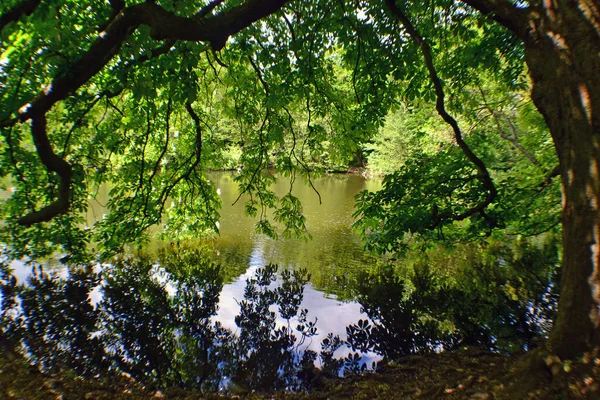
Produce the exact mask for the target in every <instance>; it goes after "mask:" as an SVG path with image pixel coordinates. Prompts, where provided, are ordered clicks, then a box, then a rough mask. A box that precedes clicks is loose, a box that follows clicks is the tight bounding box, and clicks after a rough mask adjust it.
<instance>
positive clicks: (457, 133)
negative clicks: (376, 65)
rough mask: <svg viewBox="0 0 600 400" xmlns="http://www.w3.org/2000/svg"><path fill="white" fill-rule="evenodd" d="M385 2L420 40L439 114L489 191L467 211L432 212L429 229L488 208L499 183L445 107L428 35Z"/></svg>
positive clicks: (494, 196) (442, 90)
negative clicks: (496, 183)
mask: <svg viewBox="0 0 600 400" xmlns="http://www.w3.org/2000/svg"><path fill="white" fill-rule="evenodd" d="M386 4H387V6H388V8H389V9H390V11H391V12H392V13H393V14H394V15H395V16H396V18H397V19H398V20H399V21H400V23H401V24H402V25H403V26H404V28H405V29H406V32H407V33H408V34H409V35H410V37H411V38H412V39H413V40H414V41H415V42H416V43H417V45H418V46H419V48H420V49H421V53H422V54H423V58H424V60H425V66H426V67H427V70H428V71H429V78H430V79H431V82H432V83H433V86H434V88H435V96H436V102H435V108H436V110H437V112H438V114H439V115H440V116H441V117H442V119H443V120H444V121H445V122H446V123H447V124H448V125H450V126H451V127H452V130H453V132H454V139H455V140H456V143H457V144H458V146H459V147H460V149H461V150H462V152H463V154H464V155H465V156H466V157H467V159H468V160H469V161H470V162H471V163H472V164H473V165H475V168H477V171H478V172H479V175H478V179H479V180H480V182H481V183H482V185H483V187H484V188H485V189H486V191H487V194H486V196H485V199H484V200H483V201H481V202H480V203H478V204H477V205H476V206H474V207H472V208H470V209H468V210H467V211H465V212H463V213H461V214H453V213H451V212H442V213H439V214H438V213H435V215H434V216H433V221H432V225H431V227H430V229H434V228H436V227H437V226H438V225H439V223H440V222H441V221H442V220H444V219H451V220H454V221H461V220H464V219H465V218H468V217H470V216H472V215H474V214H476V213H481V212H482V211H483V210H485V208H486V207H487V206H488V205H490V204H491V203H492V202H493V201H494V199H495V198H496V196H497V195H498V192H497V190H496V187H495V186H494V182H492V178H491V177H490V174H489V171H488V170H487V167H486V166H485V164H484V163H483V161H482V160H481V159H480V158H479V157H477V156H476V155H475V153H473V151H472V150H471V148H470V147H469V146H468V145H467V143H466V142H465V141H464V140H463V137H462V132H461V130H460V128H459V126H458V123H457V122H456V120H455V119H454V118H453V117H452V116H451V115H450V114H448V112H447V111H446V108H445V102H444V89H443V86H442V81H441V79H440V77H439V76H438V74H437V71H436V69H435V65H434V64H433V55H432V52H431V47H430V46H429V43H427V41H425V39H424V38H423V37H422V36H421V34H420V33H419V32H418V31H417V29H416V28H415V26H414V25H413V24H412V22H411V21H410V20H409V19H408V18H407V16H406V15H405V14H404V12H403V11H402V10H401V9H400V8H399V7H398V6H397V5H396V1H395V0H386ZM432 214H433V213H432Z"/></svg>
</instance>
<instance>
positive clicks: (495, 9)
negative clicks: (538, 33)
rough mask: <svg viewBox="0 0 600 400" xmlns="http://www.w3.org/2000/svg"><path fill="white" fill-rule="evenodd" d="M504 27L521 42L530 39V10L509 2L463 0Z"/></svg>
mask: <svg viewBox="0 0 600 400" xmlns="http://www.w3.org/2000/svg"><path fill="white" fill-rule="evenodd" d="M462 2H463V3H465V4H468V5H469V6H471V7H472V8H474V9H476V10H477V11H479V12H481V13H482V14H484V15H488V16H490V17H491V18H492V19H493V20H494V21H496V22H498V23H499V24H500V25H502V26H504V27H505V28H507V29H508V30H510V31H511V32H512V33H514V34H515V35H516V36H518V37H519V38H520V39H521V40H528V38H529V30H528V29H529V24H528V21H529V9H528V8H527V7H517V6H515V5H514V4H512V3H511V2H509V1H507V0H462Z"/></svg>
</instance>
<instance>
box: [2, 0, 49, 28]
mask: <svg viewBox="0 0 600 400" xmlns="http://www.w3.org/2000/svg"><path fill="white" fill-rule="evenodd" d="M41 2H42V0H23V1H22V2H20V3H17V4H16V5H15V6H14V7H13V8H10V9H9V10H8V11H7V12H5V13H4V14H2V15H0V32H2V30H3V29H4V27H5V26H6V25H8V24H9V23H10V22H14V21H18V20H20V19H21V17H23V16H24V15H31V13H33V12H34V11H35V9H36V8H37V6H38V5H39V4H40V3H41Z"/></svg>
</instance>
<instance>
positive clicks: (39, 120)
mask: <svg viewBox="0 0 600 400" xmlns="http://www.w3.org/2000/svg"><path fill="white" fill-rule="evenodd" d="M31 134H32V136H33V143H34V144H35V149H36V151H37V153H38V155H39V157H40V160H42V163H43V164H44V166H45V167H46V169H48V171H51V172H55V173H56V174H57V175H58V177H59V178H60V183H59V186H58V197H57V199H56V200H55V201H53V202H52V203H50V204H49V205H48V206H46V207H44V208H42V209H41V210H39V211H34V212H32V213H30V214H27V215H25V216H24V217H22V218H20V219H19V221H18V222H19V224H20V225H24V226H30V225H33V224H35V223H38V222H45V221H50V220H51V219H52V218H54V217H56V216H57V215H60V214H64V213H66V212H67V211H68V210H69V195H70V186H71V181H72V179H73V170H72V167H71V165H70V164H69V163H68V162H66V161H65V160H63V159H62V158H60V157H59V156H57V155H56V153H54V151H53V150H52V145H51V144H50V141H49V140H48V135H47V133H46V114H44V113H39V114H37V115H35V116H33V117H32V119H31Z"/></svg>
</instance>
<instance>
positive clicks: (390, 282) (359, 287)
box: [0, 246, 551, 393]
mask: <svg viewBox="0 0 600 400" xmlns="http://www.w3.org/2000/svg"><path fill="white" fill-rule="evenodd" d="M257 254H258V253H257ZM254 268H255V269H254V270H253V272H252V273H250V274H248V276H247V278H246V285H245V286H244V288H243V295H241V296H240V297H238V298H237V304H238V307H239V313H238V315H237V316H236V317H235V318H234V321H235V327H226V326H223V325H222V324H221V323H220V322H219V321H218V319H217V318H216V316H217V315H218V313H219V309H218V308H219V307H218V304H219V298H220V297H222V296H223V295H224V292H223V287H224V284H223V279H222V274H221V271H220V269H219V267H217V266H216V265H215V264H213V263H212V262H211V261H209V257H207V256H206V251H204V250H201V249H197V248H195V249H190V248H185V247H183V246H182V247H178V246H173V248H168V249H166V250H164V251H162V252H160V254H159V256H158V259H150V258H148V257H140V258H135V259H133V258H121V259H117V260H115V262H114V263H113V264H112V265H105V266H103V268H102V269H101V271H95V270H94V269H93V268H77V267H73V266H70V267H68V268H67V269H68V271H69V273H68V274H66V276H64V277H62V278H61V277H59V276H58V275H56V274H48V273H45V272H44V271H42V270H41V267H39V266H37V267H35V271H34V272H35V273H34V274H33V275H32V276H31V277H30V278H29V282H28V284H27V285H23V284H21V285H19V284H17V282H16V279H15V278H14V277H13V276H12V275H11V274H10V273H9V271H8V268H7V267H6V266H3V267H2V276H1V279H0V289H1V294H2V303H1V309H0V346H10V347H12V348H15V349H21V351H22V352H23V353H24V354H26V355H28V356H29V357H30V359H31V360H32V361H33V362H35V363H36V364H38V365H39V366H40V367H41V368H42V369H44V370H56V369H67V370H73V371H75V372H76V373H77V374H79V375H81V376H88V377H90V376H96V375H98V374H99V375H101V376H109V375H111V374H115V373H123V372H124V373H127V374H130V375H131V376H132V377H133V378H135V379H136V380H137V381H139V382H142V383H143V384H145V385H148V386H153V387H172V386H178V387H184V388H193V389H198V390H202V391H205V392H216V391H223V390H230V389H235V391H236V392H237V393H239V392H245V391H259V392H265V391H273V390H309V389H310V388H311V387H314V386H315V385H320V384H321V383H322V379H323V378H326V377H328V376H334V375H338V374H339V373H344V374H352V373H358V372H360V371H362V370H364V369H365V368H367V367H371V366H372V365H370V362H369V363H367V362H366V360H367V358H364V357H363V356H364V355H365V354H367V355H371V356H372V355H373V353H375V354H378V355H379V356H383V357H384V358H386V359H394V358H396V357H400V356H403V355H407V354H416V353H425V352H432V351H439V350H441V349H452V348H455V347H457V346H459V345H461V346H462V345H465V344H469V345H470V344H477V345H480V346H484V347H486V348H490V349H496V350H503V349H506V348H508V347H502V346H503V345H500V341H499V340H498V337H497V336H494V335H497V333H496V332H500V333H501V334H502V337H503V340H505V341H511V342H513V343H517V344H520V345H523V344H524V343H526V339H528V338H531V337H532V336H535V335H536V334H543V332H537V331H535V329H537V327H536V326H534V325H533V324H531V322H532V320H531V319H529V320H528V321H527V320H526V319H523V321H522V322H528V323H529V325H528V324H527V323H525V324H521V323H520V322H519V318H521V317H522V316H523V315H525V314H526V313H527V312H530V311H531V310H530V309H531V308H532V307H534V305H533V304H531V303H530V304H523V303H519V302H510V301H505V302H504V303H503V304H501V303H496V304H494V305H493V307H491V308H489V309H488V310H487V311H490V310H492V311H493V312H497V314H494V313H493V312H487V313H485V315H488V316H489V319H487V320H485V319H483V318H482V319H479V320H478V321H475V320H473V319H472V315H465V312H464V311H465V310H468V305H469V304H471V303H475V304H478V307H480V308H482V309H484V311H486V310H485V307H486V304H485V302H484V300H485V299H483V298H477V295H476V294H473V293H470V295H469V296H470V297H469V296H468V295H466V294H465V293H459V292H456V291H454V290H450V289H449V288H447V287H445V286H444V285H443V284H442V285H440V284H439V282H437V281H436V278H435V277H434V276H433V275H432V274H431V273H429V272H428V271H427V270H426V269H423V270H421V271H420V272H419V273H417V274H415V276H414V277H412V278H410V279H408V278H399V277H397V276H395V275H394V273H393V272H392V270H391V269H384V270H382V271H378V272H377V273H376V274H367V273H364V274H362V275H360V276H359V279H358V280H357V283H356V285H355V287H354V288H353V291H354V293H355V296H356V299H357V300H358V301H359V303H360V304H361V306H362V309H363V310H364V312H365V313H366V314H367V316H368V318H364V319H361V320H359V321H356V322H354V323H350V324H349V325H348V326H347V327H346V331H347V338H346V339H345V340H342V339H341V338H340V337H339V336H336V335H333V334H331V333H329V334H327V335H325V336H323V337H322V340H317V339H316V338H317V336H318V334H319V330H320V329H321V328H320V326H319V321H318V320H317V318H314V317H312V316H311V311H310V310H309V309H307V308H305V307H303V304H304V303H303V300H304V295H305V289H306V288H307V282H308V276H307V274H306V272H304V271H299V270H291V269H282V270H280V271H279V272H278V268H277V267H276V266H274V265H272V264H268V265H267V266H265V267H258V266H256V267H254ZM98 287H99V289H98ZM98 290H100V292H101V297H100V298H97V299H96V301H93V298H92V297H93V294H94V292H95V291H98ZM538 307H539V308H540V309H543V310H548V309H550V308H551V306H549V305H546V306H545V308H544V306H543V305H538ZM507 321H516V322H514V323H507ZM499 327H502V329H501V330H500V331H494V330H493V329H495V328H499ZM524 329H525V330H524ZM315 342H316V343H317V346H316V347H311V345H312V344H313V343H315ZM506 343H508V342H506ZM509 347H510V346H509ZM344 348H345V349H346V353H345V354H342V353H340V352H339V350H340V349H344ZM317 367H319V369H317Z"/></svg>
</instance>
